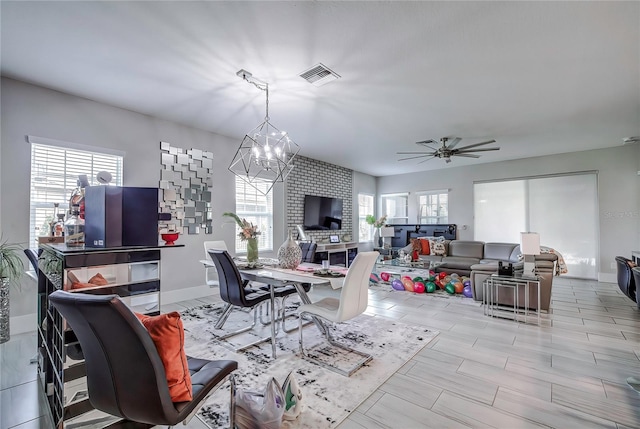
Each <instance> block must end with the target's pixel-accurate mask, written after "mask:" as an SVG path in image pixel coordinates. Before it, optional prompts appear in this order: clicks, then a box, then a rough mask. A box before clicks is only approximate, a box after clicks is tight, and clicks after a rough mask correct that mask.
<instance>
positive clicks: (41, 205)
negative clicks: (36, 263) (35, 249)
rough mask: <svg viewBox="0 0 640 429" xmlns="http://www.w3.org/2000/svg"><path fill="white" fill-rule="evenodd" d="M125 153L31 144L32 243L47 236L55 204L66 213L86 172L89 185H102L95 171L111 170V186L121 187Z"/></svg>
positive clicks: (30, 225) (35, 243) (30, 229)
mask: <svg viewBox="0 0 640 429" xmlns="http://www.w3.org/2000/svg"><path fill="white" fill-rule="evenodd" d="M123 159H124V157H123V156H119V155H111V154H105V153H100V152H89V151H84V150H78V149H70V148H64V147H60V146H50V145H45V144H35V143H32V144H31V189H30V221H29V242H30V243H31V245H32V246H37V237H38V236H41V235H48V225H49V222H50V221H51V220H55V219H53V215H54V203H59V205H60V206H59V213H67V211H68V209H69V198H70V197H71V192H72V191H73V190H74V189H75V188H76V187H77V181H78V176H79V175H81V174H85V175H86V176H87V179H88V180H89V184H90V185H99V183H98V182H97V181H96V174H97V173H98V172H100V171H108V172H109V173H111V175H112V176H113V179H112V181H111V184H112V185H117V186H122V165H123Z"/></svg>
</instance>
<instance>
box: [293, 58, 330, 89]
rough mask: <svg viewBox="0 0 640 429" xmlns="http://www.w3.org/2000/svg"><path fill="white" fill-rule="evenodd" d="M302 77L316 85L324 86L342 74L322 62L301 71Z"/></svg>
mask: <svg viewBox="0 0 640 429" xmlns="http://www.w3.org/2000/svg"><path fill="white" fill-rule="evenodd" d="M300 77H301V78H303V79H304V80H306V81H307V82H309V83H310V84H312V85H315V86H322V85H325V84H327V83H329V82H331V81H334V80H336V79H338V78H339V77H340V75H339V74H338V73H336V72H334V71H333V70H331V69H329V67H327V66H325V65H324V64H322V63H319V64H317V65H315V66H313V67H311V68H310V69H309V70H306V71H304V72H302V73H300Z"/></svg>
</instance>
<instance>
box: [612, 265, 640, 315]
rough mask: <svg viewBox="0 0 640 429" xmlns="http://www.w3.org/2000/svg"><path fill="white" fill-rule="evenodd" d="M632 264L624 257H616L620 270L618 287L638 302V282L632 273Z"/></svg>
mask: <svg viewBox="0 0 640 429" xmlns="http://www.w3.org/2000/svg"><path fill="white" fill-rule="evenodd" d="M630 262H632V261H631V260H630V259H627V258H625V257H624V256H616V267H617V269H618V287H619V288H620V290H621V291H622V293H624V294H625V295H626V296H627V297H629V298H631V299H632V300H633V301H635V302H637V300H636V282H635V279H634V278H633V274H632V272H631V265H629V263H630ZM639 308H640V305H639Z"/></svg>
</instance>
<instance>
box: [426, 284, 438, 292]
mask: <svg viewBox="0 0 640 429" xmlns="http://www.w3.org/2000/svg"><path fill="white" fill-rule="evenodd" d="M426 286H427V287H426V291H427V292H428V293H433V292H435V291H436V284H435V283H434V282H429V283H427V284H426Z"/></svg>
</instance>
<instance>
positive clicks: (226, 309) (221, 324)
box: [215, 304, 233, 329]
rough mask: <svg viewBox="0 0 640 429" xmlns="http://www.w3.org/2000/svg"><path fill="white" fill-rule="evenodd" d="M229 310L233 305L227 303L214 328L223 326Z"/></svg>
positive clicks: (229, 312)
mask: <svg viewBox="0 0 640 429" xmlns="http://www.w3.org/2000/svg"><path fill="white" fill-rule="evenodd" d="M231 310H233V306H232V305H231V304H227V305H226V307H225V308H224V310H223V311H222V314H221V315H220V318H219V319H218V321H217V322H216V324H215V328H216V329H222V326H224V324H225V322H226V321H227V319H228V318H229V315H230V314H231Z"/></svg>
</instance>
